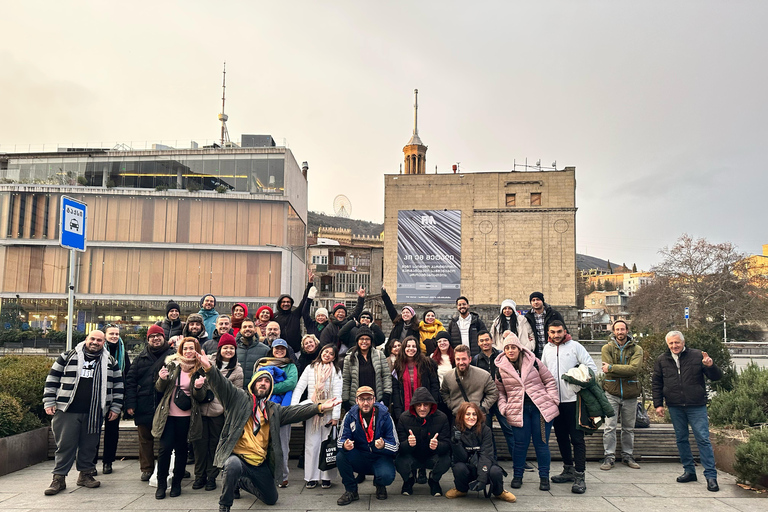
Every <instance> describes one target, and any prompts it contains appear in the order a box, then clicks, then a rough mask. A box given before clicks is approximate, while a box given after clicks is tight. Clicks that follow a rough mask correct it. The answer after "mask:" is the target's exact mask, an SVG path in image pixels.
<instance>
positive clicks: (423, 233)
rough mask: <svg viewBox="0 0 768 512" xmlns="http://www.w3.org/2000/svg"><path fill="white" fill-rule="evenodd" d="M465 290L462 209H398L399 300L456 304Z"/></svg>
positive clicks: (400, 301)
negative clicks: (462, 285)
mask: <svg viewBox="0 0 768 512" xmlns="http://www.w3.org/2000/svg"><path fill="white" fill-rule="evenodd" d="M460 289H461V211H460V210H400V211H398V212H397V302H398V303H400V304H403V303H407V302H411V303H418V304H453V303H454V302H456V299H457V298H458V297H459V295H460Z"/></svg>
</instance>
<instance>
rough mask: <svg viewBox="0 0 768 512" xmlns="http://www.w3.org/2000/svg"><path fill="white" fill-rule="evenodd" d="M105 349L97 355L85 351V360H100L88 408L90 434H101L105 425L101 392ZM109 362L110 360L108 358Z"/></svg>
mask: <svg viewBox="0 0 768 512" xmlns="http://www.w3.org/2000/svg"><path fill="white" fill-rule="evenodd" d="M103 355H104V349H102V350H101V351H100V352H97V353H96V354H92V353H90V352H88V351H87V350H85V349H83V360H84V361H93V360H94V359H100V361H97V362H96V364H95V365H94V371H93V393H91V403H90V405H89V408H88V433H89V434H99V433H101V425H102V423H104V407H103V405H102V403H101V390H102V387H101V386H102V382H101V376H102V368H101V367H102V365H103V362H104V359H105V358H103V357H102V356H103ZM106 359H107V360H109V358H108V357H107V358H106Z"/></svg>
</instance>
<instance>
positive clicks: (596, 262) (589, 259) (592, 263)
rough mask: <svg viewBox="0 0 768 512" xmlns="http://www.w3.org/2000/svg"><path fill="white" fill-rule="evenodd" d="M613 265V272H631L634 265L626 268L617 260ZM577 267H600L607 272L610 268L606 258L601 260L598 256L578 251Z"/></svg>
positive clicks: (585, 268)
mask: <svg viewBox="0 0 768 512" xmlns="http://www.w3.org/2000/svg"><path fill="white" fill-rule="evenodd" d="M611 267H613V272H614V273H616V272H631V270H632V267H629V268H624V267H623V266H622V265H621V263H616V262H615V261H614V262H612V263H611ZM576 268H578V269H579V270H589V269H593V268H596V269H600V270H605V271H606V272H607V271H608V270H609V269H608V262H607V261H606V260H601V259H600V258H596V257H594V256H587V255H586V254H578V253H576Z"/></svg>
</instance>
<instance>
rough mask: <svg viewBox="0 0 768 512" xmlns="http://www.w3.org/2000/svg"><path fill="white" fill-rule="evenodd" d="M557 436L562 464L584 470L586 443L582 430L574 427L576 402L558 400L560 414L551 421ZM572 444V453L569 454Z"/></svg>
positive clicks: (580, 470)
mask: <svg viewBox="0 0 768 512" xmlns="http://www.w3.org/2000/svg"><path fill="white" fill-rule="evenodd" d="M552 426H554V427H555V436H556V437H557V447H558V448H560V455H561V456H562V457H563V464H565V465H566V466H573V465H575V466H576V471H579V472H584V469H585V468H586V466H587V445H586V443H585V442H584V431H582V430H579V429H578V428H576V402H560V414H559V415H558V416H557V417H556V418H555V419H554V420H553V421H552ZM571 445H573V454H571Z"/></svg>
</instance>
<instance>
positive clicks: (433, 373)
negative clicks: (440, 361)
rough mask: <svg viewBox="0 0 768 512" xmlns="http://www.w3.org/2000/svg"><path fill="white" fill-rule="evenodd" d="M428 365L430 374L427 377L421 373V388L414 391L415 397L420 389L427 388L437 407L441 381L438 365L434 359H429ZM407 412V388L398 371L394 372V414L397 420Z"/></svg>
mask: <svg viewBox="0 0 768 512" xmlns="http://www.w3.org/2000/svg"><path fill="white" fill-rule="evenodd" d="M427 363H428V364H429V373H427V374H426V375H424V374H422V373H419V387H418V388H417V389H416V390H415V391H414V396H415V394H416V392H418V391H419V389H421V388H426V390H427V391H429V394H430V395H432V398H433V399H434V400H435V405H437V403H438V402H440V380H439V379H438V378H437V363H435V361H434V360H433V359H432V358H427ZM422 401H423V400H422ZM411 403H413V397H411ZM405 412H406V410H405V388H403V385H402V383H401V382H400V378H399V376H398V375H397V371H394V372H392V413H393V416H394V417H395V418H399V417H400V416H401V415H402V414H403V413H405Z"/></svg>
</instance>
